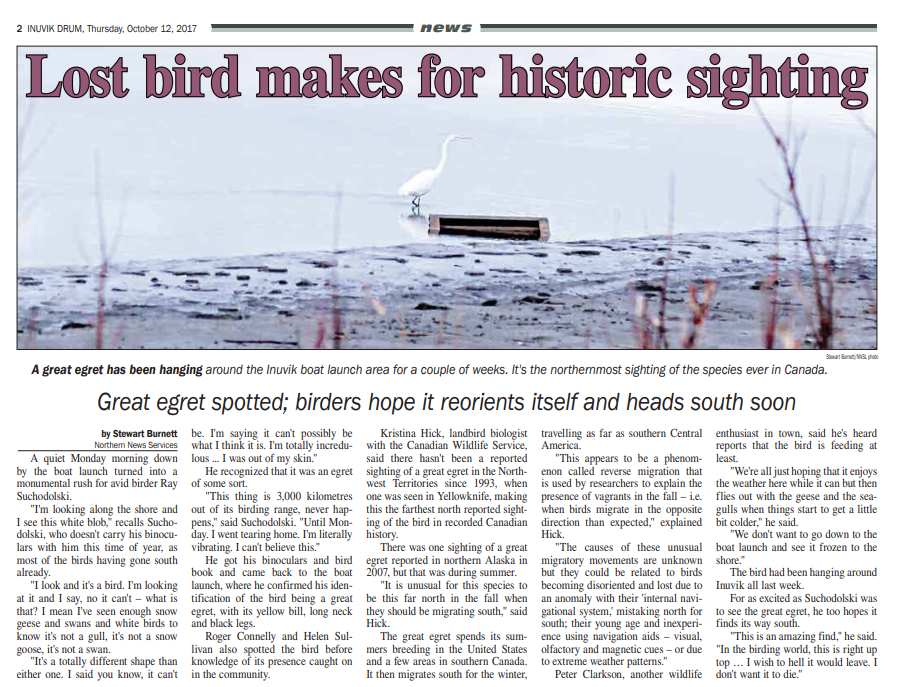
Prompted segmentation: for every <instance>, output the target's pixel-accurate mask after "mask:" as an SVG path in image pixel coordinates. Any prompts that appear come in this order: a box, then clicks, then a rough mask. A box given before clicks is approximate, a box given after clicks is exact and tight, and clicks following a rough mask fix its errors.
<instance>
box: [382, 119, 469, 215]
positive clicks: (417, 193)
mask: <svg viewBox="0 0 900 687" xmlns="http://www.w3.org/2000/svg"><path fill="white" fill-rule="evenodd" d="M457 140H468V138H467V137H465V136H456V135H453V136H447V138H445V139H444V144H443V145H442V146H441V161H440V162H439V163H438V166H437V167H435V168H434V169H425V170H422V171H421V172H419V173H418V174H416V175H415V176H414V177H412V178H411V179H409V180H408V181H407V182H406V183H404V184H403V185H402V186H401V187H400V189H399V191H398V193H399V194H400V195H401V196H405V197H407V198H412V199H413V205H417V202H418V200H419V198H421V197H422V196H424V195H425V194H426V193H428V192H429V191H431V190H432V189H433V188H434V184H435V182H436V181H437V180H438V177H440V176H441V172H443V171H444V163H445V162H446V161H447V149H448V148H449V147H450V143H452V142H453V141H457Z"/></svg>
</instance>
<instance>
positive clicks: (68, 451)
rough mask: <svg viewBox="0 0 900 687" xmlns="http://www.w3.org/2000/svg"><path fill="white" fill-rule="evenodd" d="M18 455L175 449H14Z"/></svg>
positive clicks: (137, 451) (143, 451) (140, 451)
mask: <svg viewBox="0 0 900 687" xmlns="http://www.w3.org/2000/svg"><path fill="white" fill-rule="evenodd" d="M16 450H17V451H18V452H19V453H87V452H88V451H90V452H91V453H111V452H112V451H115V452H116V453H145V452H147V451H157V450H161V451H167V450H168V451H174V450H175V449H155V448H151V449H146V448H140V449H135V448H130V449H121V448H20V449H16Z"/></svg>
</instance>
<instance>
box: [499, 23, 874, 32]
mask: <svg viewBox="0 0 900 687" xmlns="http://www.w3.org/2000/svg"><path fill="white" fill-rule="evenodd" d="M877 28H878V24H481V30H482V31H498V30H505V31H533V30H539V31H571V30H583V31H626V30H627V31H635V30H646V31H661V30H664V31H691V30H699V31H712V30H715V31H721V30H735V31H791V30H794V31H799V30H807V31H809V30H813V31H816V30H822V31H875V30H876V29H877Z"/></svg>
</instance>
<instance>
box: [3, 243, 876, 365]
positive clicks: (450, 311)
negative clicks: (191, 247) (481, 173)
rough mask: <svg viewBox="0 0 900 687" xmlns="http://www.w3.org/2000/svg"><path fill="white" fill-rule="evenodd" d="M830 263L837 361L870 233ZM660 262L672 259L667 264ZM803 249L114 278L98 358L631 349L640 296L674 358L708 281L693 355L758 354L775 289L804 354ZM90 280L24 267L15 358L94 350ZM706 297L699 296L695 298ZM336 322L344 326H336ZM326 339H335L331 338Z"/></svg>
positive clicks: (597, 253)
mask: <svg viewBox="0 0 900 687" xmlns="http://www.w3.org/2000/svg"><path fill="white" fill-rule="evenodd" d="M817 233H818V235H819V237H820V240H819V241H818V242H817V250H818V251H819V252H820V253H822V252H823V251H825V250H828V251H832V250H834V248H835V247H837V248H838V249H839V250H838V252H837V254H836V259H835V260H834V265H833V271H834V274H835V279H834V281H835V287H836V288H835V294H836V295H835V307H836V310H837V312H838V318H837V326H838V330H839V334H838V337H837V339H836V340H835V343H834V347H835V348H853V349H871V348H874V347H875V345H876V311H875V297H876V245H875V243H876V242H875V232H874V231H873V230H871V229H868V228H864V227H843V228H842V229H841V230H836V229H829V230H824V229H823V230H819V231H818V232H817ZM667 257H668V261H667V259H666V258H667ZM808 263H809V260H808V256H807V253H806V247H805V245H804V243H803V242H802V241H801V239H800V236H799V233H798V232H797V231H796V230H782V231H781V232H780V235H779V236H778V237H777V242H776V234H775V233H774V232H772V231H768V230H767V231H754V232H745V233H741V234H734V233H729V234H727V235H726V234H716V233H707V234H681V235H676V236H675V237H674V239H673V241H672V245H671V253H670V252H669V240H668V238H666V237H640V238H620V239H615V240H609V241H579V242H573V243H557V242H553V241H551V242H548V243H536V242H513V241H491V240H471V239H459V240H453V239H446V238H442V239H441V240H439V241H434V242H426V243H413V244H407V245H401V246H392V247H387V248H370V249H358V250H350V251H344V252H336V253H332V252H318V253H292V254H268V255H257V256H249V257H239V258H232V259H218V258H217V259H194V260H178V261H146V262H130V263H126V264H117V265H113V266H111V267H110V270H109V274H108V276H107V278H106V280H105V300H106V307H105V311H106V317H105V321H104V323H103V345H104V347H107V348H125V349H140V348H144V349H156V348H184V349H195V348H203V349H210V348H216V349H224V348H228V349H252V348H287V349H294V350H296V349H308V348H332V347H333V346H335V345H336V344H337V345H339V346H340V347H342V348H479V349H480V348H634V347H637V346H639V345H640V343H639V342H640V339H639V337H638V336H637V335H636V333H635V312H636V302H637V299H638V298H643V299H646V303H647V312H648V313H649V314H651V315H655V314H656V313H658V311H659V299H660V297H661V295H662V293H661V291H660V289H661V285H662V283H663V278H664V273H665V272H666V270H668V288H667V291H666V329H667V331H668V332H669V340H670V343H671V345H672V347H675V348H678V347H681V346H682V344H683V342H684V336H685V334H686V332H687V331H689V330H690V328H691V325H690V320H691V309H690V307H689V302H688V299H689V296H688V291H689V287H690V285H691V284H701V285H702V283H703V282H704V281H705V280H710V279H712V280H715V282H716V291H715V295H714V297H713V304H712V306H711V308H710V310H709V315H708V317H707V318H706V320H705V322H704V323H703V329H702V332H701V334H700V337H699V340H698V346H699V347H701V348H725V349H729V348H759V347H761V346H762V345H763V338H764V332H765V321H766V318H767V316H768V313H769V307H770V305H769V303H770V299H771V297H772V291H771V289H770V283H771V275H772V272H773V269H774V266H775V265H776V264H777V266H778V270H779V275H778V280H777V283H776V284H775V285H774V287H773V288H774V289H775V293H776V294H777V300H778V320H779V322H780V323H781V328H782V335H781V336H780V337H779V345H785V344H787V345H791V344H794V343H798V344H799V345H800V346H802V347H811V346H812V345H813V341H814V340H813V338H812V337H811V335H810V327H809V321H810V320H809V316H810V314H811V313H812V311H813V310H814V300H813V295H812V290H811V286H810V282H811V275H810V270H809V269H808ZM98 283H99V277H98V270H97V269H96V268H87V267H66V268H52V269H37V268H36V269H21V270H19V273H18V321H17V331H18V335H17V336H18V346H19V348H93V347H94V346H95V342H96V327H97V311H98V306H97V303H98V298H97V294H98ZM701 291H702V286H701ZM336 313H337V314H336ZM335 330H337V331H338V332H339V333H338V334H337V336H335Z"/></svg>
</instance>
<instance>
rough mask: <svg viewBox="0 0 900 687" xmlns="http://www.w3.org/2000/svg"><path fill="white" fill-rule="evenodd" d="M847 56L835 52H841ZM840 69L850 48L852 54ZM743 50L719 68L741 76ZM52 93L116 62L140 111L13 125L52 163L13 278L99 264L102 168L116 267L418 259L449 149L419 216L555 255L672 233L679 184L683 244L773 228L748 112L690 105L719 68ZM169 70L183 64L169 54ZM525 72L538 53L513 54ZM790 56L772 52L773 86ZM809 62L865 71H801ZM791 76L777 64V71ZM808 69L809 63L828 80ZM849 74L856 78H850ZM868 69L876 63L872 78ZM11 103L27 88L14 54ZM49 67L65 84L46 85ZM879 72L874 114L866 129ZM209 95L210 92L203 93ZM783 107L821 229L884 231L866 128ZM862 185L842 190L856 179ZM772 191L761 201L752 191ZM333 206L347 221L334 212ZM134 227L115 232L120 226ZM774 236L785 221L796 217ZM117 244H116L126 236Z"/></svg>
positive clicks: (94, 112) (192, 56)
mask: <svg viewBox="0 0 900 687" xmlns="http://www.w3.org/2000/svg"><path fill="white" fill-rule="evenodd" d="M831 50H832V51H836V50H838V49H836V48H834V49H831ZM848 50H849V49H848ZM750 51H751V50H750V49H742V50H736V51H734V50H733V51H732V53H731V55H730V56H726V55H724V54H723V64H726V63H727V62H726V59H733V60H738V59H739V58H740V56H741V55H743V57H744V62H746V55H747V53H748V52H750ZM28 52H48V53H49V55H50V57H49V58H48V60H46V61H45V65H46V67H45V86H46V87H49V86H50V85H51V84H55V83H56V79H58V78H59V77H60V75H61V69H64V68H65V67H67V66H70V65H72V64H79V65H82V66H88V65H95V64H111V63H112V62H113V61H114V60H115V58H116V57H118V56H119V55H121V56H123V58H124V62H125V64H126V66H128V67H129V69H130V71H129V74H128V75H127V77H128V79H129V80H128V81H126V85H127V86H129V87H131V88H132V92H131V93H130V94H129V96H128V97H126V98H123V99H120V100H115V99H113V98H106V99H90V98H81V99H78V100H75V99H69V98H59V99H40V100H35V99H29V100H28V101H27V102H25V100H24V99H22V98H20V103H21V104H20V121H21V120H22V119H23V117H24V112H25V111H26V109H27V108H28V107H34V111H33V118H32V120H31V121H32V124H31V126H30V127H29V131H28V134H27V136H26V139H25V144H24V145H23V146H22V148H23V149H24V150H25V151H26V152H27V151H29V150H31V149H33V148H32V147H37V146H38V144H39V142H40V141H43V140H46V144H44V145H43V146H42V147H40V148H39V150H38V151H37V153H36V154H35V155H34V157H33V158H32V159H31V160H30V161H29V162H28V164H27V166H26V167H25V169H24V170H23V171H22V174H21V176H20V216H19V265H20V266H23V267H29V266H44V265H57V264H84V263H89V264H96V263H97V262H98V260H99V248H98V246H99V243H100V242H99V239H98V236H99V232H98V222H97V209H96V203H95V196H94V190H93V189H94V179H93V171H92V165H93V163H92V161H93V160H94V157H95V155H96V156H97V159H99V161H100V166H99V169H100V172H99V179H100V186H101V196H102V204H101V205H102V208H103V216H104V220H103V221H104V224H105V227H106V235H107V237H108V238H109V243H110V250H111V252H112V258H113V260H114V261H116V262H127V261H129V260H136V259H152V258H165V259H170V258H171V259H182V258H191V257H211V256H237V255H250V254H259V253H280V252H289V251H304V250H321V249H329V248H332V247H334V246H338V247H340V248H349V247H361V246H384V245H394V244H399V243H408V242H411V241H424V240H428V238H427V226H426V222H425V218H424V217H410V216H409V215H410V213H409V203H408V201H405V200H403V199H400V198H398V197H397V196H396V189H397V187H399V186H400V184H401V183H403V182H404V181H405V180H406V179H407V178H409V177H410V176H412V175H413V174H414V173H416V172H418V171H419V170H421V169H424V168H426V167H433V166H435V165H436V164H437V162H438V159H439V155H440V146H441V143H442V142H443V139H444V137H445V136H446V135H448V134H450V133H456V134H461V135H465V136H471V137H472V138H473V139H474V140H473V141H471V142H455V143H453V144H452V146H451V149H450V156H449V160H448V163H447V166H446V169H445V171H444V174H443V176H442V177H441V178H440V180H439V182H438V185H437V186H436V188H435V190H434V191H433V192H432V193H431V194H430V195H428V196H426V197H425V198H424V199H423V201H422V209H423V215H427V214H428V213H452V214H496V215H531V216H545V217H548V218H549V220H550V229H551V237H552V239H553V240H562V241H571V240H581V239H596V238H601V239H604V238H613V237H617V236H626V235H645V234H656V233H661V232H664V231H665V230H666V226H667V214H668V200H667V195H668V192H669V185H670V177H671V178H673V179H674V183H675V193H676V201H675V211H676V230H677V231H688V232H692V231H719V232H729V231H746V230H749V229H755V228H761V227H766V226H770V225H771V223H772V221H773V217H774V215H775V208H776V204H777V202H776V200H775V198H774V196H773V195H772V193H771V191H769V190H767V189H766V188H765V186H764V184H765V185H766V186H769V187H770V188H772V189H775V190H777V191H781V190H782V189H783V188H784V185H783V177H782V170H781V168H780V165H779V160H778V157H777V155H776V153H775V150H774V146H773V143H772V141H771V139H770V138H769V137H768V136H767V134H766V133H765V130H764V128H763V127H762V125H761V123H760V120H759V118H758V116H757V115H756V114H755V112H754V109H753V108H752V107H750V108H747V109H746V110H743V111H741V112H729V111H726V110H724V109H723V108H722V107H721V104H720V103H721V101H720V100H717V99H701V100H690V101H689V100H687V99H686V98H685V97H684V94H683V87H684V79H683V73H684V72H685V71H686V69H685V65H688V66H690V65H691V64H693V63H696V64H705V63H706V62H705V60H706V59H707V56H708V53H709V52H710V50H709V49H694V50H691V51H687V50H675V49H661V48H660V49H655V50H653V51H651V50H649V49H648V50H647V51H646V52H647V54H648V57H649V58H650V60H651V61H653V63H654V64H661V63H662V64H667V65H668V66H670V68H671V69H672V71H673V73H674V75H673V78H672V80H671V82H670V84H669V85H670V86H671V87H673V88H674V89H675V92H674V93H673V95H672V96H670V97H669V98H668V99H665V100H656V99H643V100H637V99H632V98H626V99H618V100H615V101H614V100H610V99H606V98H604V99H600V100H590V99H588V98H581V99H578V100H573V99H569V98H563V99H559V100H543V99H519V98H498V97H497V93H498V92H499V86H498V83H497V74H496V72H497V70H498V67H499V60H498V59H497V55H498V53H499V52H506V51H505V50H501V49H496V48H495V49H472V50H464V49H455V50H446V51H445V50H442V51H441V54H442V56H443V57H444V64H453V65H456V66H462V65H473V64H482V65H485V66H486V68H488V70H489V74H488V77H486V78H485V79H484V80H483V83H481V84H479V87H478V92H479V97H478V98H467V99H463V98H454V99H441V98H433V99H425V98H417V97H416V92H417V86H418V74H417V73H416V71H415V70H416V66H417V62H418V60H419V58H420V57H421V56H422V55H423V54H424V53H426V52H427V50H425V49H422V48H392V49H386V48H385V49H375V48H366V49H353V50H344V51H342V52H343V53H344V63H345V65H355V66H365V65H369V64H372V65H378V66H379V67H384V66H387V65H391V64H402V66H403V73H404V77H403V83H404V89H405V90H404V95H403V96H402V97H400V98H397V99H382V98H379V99H373V100H365V99H347V98H343V99H337V98H327V99H315V100H307V99H258V98H255V97H254V94H255V91H256V81H255V73H254V68H255V67H256V66H267V65H275V64H278V65H280V66H287V65H288V64H292V65H296V66H298V67H301V70H302V67H304V66H307V65H310V64H319V65H323V64H327V62H328V58H327V54H328V52H329V51H327V50H320V49H274V48H273V49H246V50H245V49H241V50H240V60H241V72H240V85H241V91H242V93H243V96H242V97H241V98H233V99H228V100H220V99H217V98H214V97H212V96H211V95H210V96H208V97H206V98H203V99H199V98H193V99H178V100H176V99H165V100H156V99H145V98H144V94H143V92H142V90H143V59H142V57H141V55H142V53H143V52H145V51H143V50H131V49H122V48H116V49H114V50H106V49H82V50H76V49H55V48H54V49H48V50H45V51H37V50H34V49H30V50H29V51H28ZM157 52H158V54H159V59H160V61H161V62H165V61H166V60H168V63H169V64H171V57H172V55H173V54H174V53H171V51H169V52H165V51H162V50H160V51H157ZM225 52H231V51H229V50H227V49H200V48H198V49H193V48H192V49H186V54H187V55H188V60H189V61H188V64H189V65H191V64H193V65H203V64H209V65H211V66H213V67H214V68H215V67H216V66H219V65H221V64H224V59H223V58H222V55H223V53H225ZM511 52H513V54H514V55H515V56H516V63H517V64H521V65H524V66H530V61H529V58H530V56H531V54H532V52H533V51H523V50H512V51H511ZM543 52H544V55H545V64H548V65H549V64H565V62H566V61H568V59H571V56H572V55H574V54H579V55H580V57H581V61H582V63H583V64H584V65H586V66H587V65H591V64H599V65H604V66H613V65H626V64H632V60H633V56H634V54H635V52H636V51H635V49H633V48H625V49H606V50H600V49H590V50H588V49H576V48H557V49H553V50H545V51H543ZM797 52H799V51H797V50H790V49H778V50H774V49H772V50H770V52H769V53H767V54H771V55H772V57H771V59H769V62H770V63H774V64H775V65H776V66H777V64H778V63H780V61H781V59H783V57H784V56H786V55H788V54H792V55H796V54H797ZM810 55H811V58H812V63H818V64H825V63H829V64H830V63H836V64H844V63H846V64H849V63H850V62H854V63H860V64H862V63H863V62H864V61H865V60H866V59H869V58H871V54H870V53H867V52H866V51H865V50H860V49H857V52H855V53H854V54H853V58H852V59H851V58H847V57H843V56H841V55H840V54H839V53H838V54H837V55H835V54H833V53H823V54H822V55H817V54H815V53H810ZM776 56H779V57H780V58H781V59H778V58H777V57H776ZM816 60H818V61H817V62H816ZM841 60H843V61H842V62H841ZM869 61H870V62H872V63H873V64H872V65H867V66H872V67H874V59H873V58H872V59H869ZM19 62H20V70H19V71H20V84H19V91H20V94H22V93H24V91H25V90H26V85H27V84H26V81H24V80H23V79H22V78H21V76H22V75H23V74H27V71H23V70H25V67H26V65H27V62H26V61H25V59H24V51H22V52H20V56H19ZM54 67H55V70H54ZM874 84H875V74H874V69H872V71H871V73H870V74H869V80H868V82H867V85H866V91H867V92H868V93H869V94H870V97H871V100H870V104H869V106H868V107H867V108H866V109H865V110H863V111H862V115H861V116H862V118H863V119H864V120H865V121H866V122H867V123H868V125H869V126H870V127H873V126H874V116H875V109H874V104H875V103H874V90H875V89H874ZM207 91H208V88H207ZM788 104H790V105H791V107H790V108H789V109H790V113H791V117H792V118H793V121H794V122H795V123H797V124H798V125H802V127H803V129H804V131H805V135H806V143H805V145H804V150H803V156H802V158H801V166H800V180H801V184H800V186H801V192H802V195H803V197H804V200H805V202H806V203H807V207H808V208H809V212H810V214H811V215H812V218H813V220H819V218H820V217H821V220H820V221H821V222H824V223H827V222H838V221H839V220H840V219H843V220H844V221H851V220H853V219H858V221H860V222H863V223H868V224H874V217H875V198H874V191H873V192H872V193H871V194H870V195H869V198H868V202H867V203H865V204H863V205H862V210H861V212H860V213H859V216H858V217H856V216H855V215H856V214H857V206H858V205H859V201H860V198H862V197H863V196H864V193H865V187H866V180H867V179H868V175H869V173H870V170H871V169H872V167H873V164H874V160H875V142H874V139H873V138H872V136H871V135H870V133H868V132H867V131H866V129H865V127H864V126H863V125H862V124H861V123H860V121H859V115H854V114H853V113H848V112H847V111H844V110H842V109H841V108H840V100H839V99H834V98H819V99H804V100H794V101H792V103H787V102H786V101H784V100H780V99H778V100H776V99H770V100H767V101H766V102H765V103H764V107H765V108H766V111H767V112H769V113H770V114H771V115H772V117H773V119H774V121H775V122H776V124H778V125H780V126H781V125H783V124H784V122H785V118H784V117H785V115H786V114H787V113H788V108H786V105H788ZM851 159H852V163H851V164H852V167H851V168H850V169H851V170H852V173H850V174H849V175H848V160H851ZM761 182H764V183H761ZM338 189H340V192H341V202H340V217H339V221H336V217H335V211H336V207H337V202H336V195H337V191H338ZM120 220H121V221H120ZM782 222H783V223H794V219H793V217H792V216H791V215H790V213H789V212H787V211H785V212H783V213H782ZM120 224H121V229H120V230H118V231H117V228H118V227H119V225H120Z"/></svg>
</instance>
